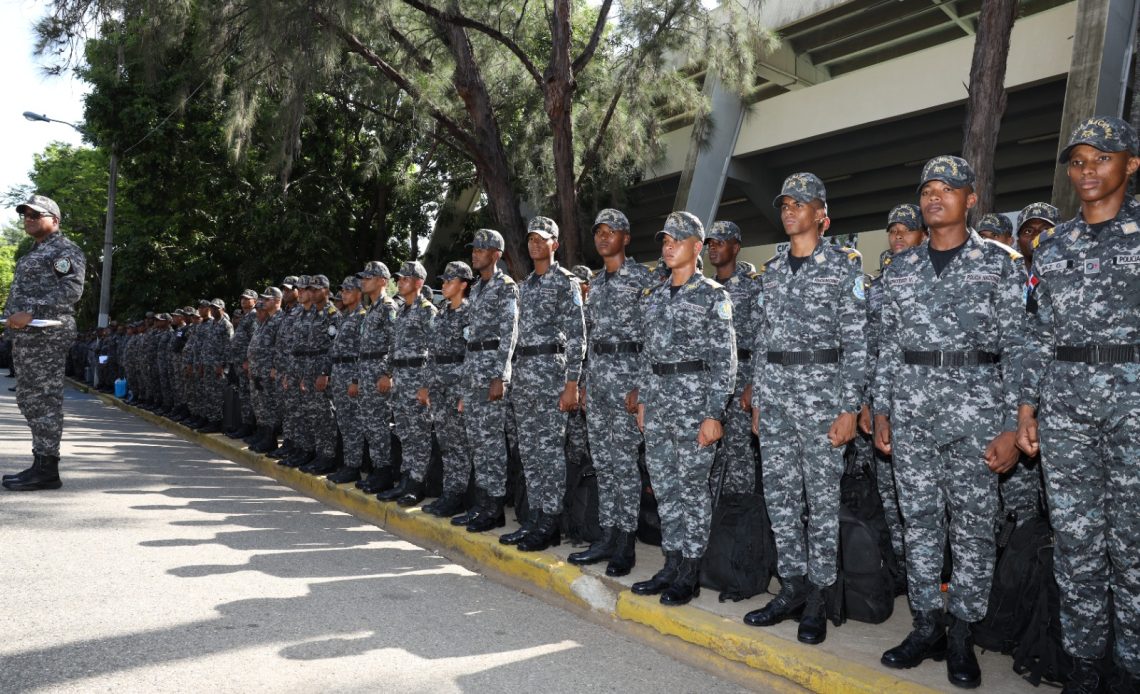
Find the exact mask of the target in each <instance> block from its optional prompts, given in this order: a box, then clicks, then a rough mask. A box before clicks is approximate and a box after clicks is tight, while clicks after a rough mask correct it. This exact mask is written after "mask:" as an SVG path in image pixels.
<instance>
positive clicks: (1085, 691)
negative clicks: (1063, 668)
mask: <svg viewBox="0 0 1140 694" xmlns="http://www.w3.org/2000/svg"><path fill="white" fill-rule="evenodd" d="M1102 679H1103V678H1102V677H1101V674H1100V668H1099V667H1097V662H1096V660H1094V659H1093V658H1073V671H1072V672H1071V673H1069V681H1068V682H1065V687H1064V688H1063V689H1062V690H1061V694H1098V693H1099V692H1101V691H1103V690H1102V689H1101V686H1100V685H1101V682H1102Z"/></svg>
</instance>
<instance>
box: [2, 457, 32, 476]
mask: <svg viewBox="0 0 1140 694" xmlns="http://www.w3.org/2000/svg"><path fill="white" fill-rule="evenodd" d="M39 466H40V454H39V453H33V454H32V466H31V467H30V468H28V469H26V470H21V471H20V472H15V473H12V474H10V475H4V479H3V481H4V482H19V481H21V480H23V479H24V478H25V477H28V476H29V475H31V474H32V473H34V472H35V471H36V470H38V469H39Z"/></svg>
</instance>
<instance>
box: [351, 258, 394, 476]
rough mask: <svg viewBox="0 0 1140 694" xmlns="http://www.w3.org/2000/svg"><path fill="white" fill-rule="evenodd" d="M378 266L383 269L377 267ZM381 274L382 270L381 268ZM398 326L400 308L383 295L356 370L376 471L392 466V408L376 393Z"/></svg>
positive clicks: (370, 317)
mask: <svg viewBox="0 0 1140 694" xmlns="http://www.w3.org/2000/svg"><path fill="white" fill-rule="evenodd" d="M377 265H382V264H381V263H377ZM377 271H379V268H377ZM395 324H396V304H394V303H393V302H392V300H391V299H390V298H388V296H387V295H386V294H384V293H383V292H381V293H380V296H379V297H378V299H377V300H376V301H375V302H374V303H373V304H372V305H371V306H370V307H369V308H368V313H367V315H365V316H364V323H363V324H362V325H361V328H360V357H359V359H358V360H357V364H356V368H357V374H358V378H359V379H360V412H361V417H362V419H363V423H364V439H365V441H366V442H367V443H368V456H369V457H370V458H371V459H372V466H373V467H374V468H381V467H387V466H389V465H391V464H392V425H391V422H392V406H391V399H390V398H389V396H388V394H385V393H381V392H380V391H378V390H377V389H376V382H377V381H379V380H380V377H381V376H383V375H385V374H388V373H390V371H389V368H388V361H389V359H390V353H391V350H392V329H393V326H394V325H395Z"/></svg>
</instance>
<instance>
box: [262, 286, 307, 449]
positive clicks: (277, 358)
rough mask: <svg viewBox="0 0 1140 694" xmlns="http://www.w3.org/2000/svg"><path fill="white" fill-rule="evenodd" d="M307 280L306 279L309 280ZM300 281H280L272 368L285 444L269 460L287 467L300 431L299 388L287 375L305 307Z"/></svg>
mask: <svg viewBox="0 0 1140 694" xmlns="http://www.w3.org/2000/svg"><path fill="white" fill-rule="evenodd" d="M306 279H307V278H306ZM300 284H301V278H300V277H299V276H298V275H289V276H287V277H286V278H285V279H284V280H282V281H281V285H280V289H281V324H280V325H279V326H278V328H277V337H276V340H275V342H274V349H273V351H274V354H273V367H272V369H270V372H269V374H270V376H271V377H272V378H273V380H274V381H276V383H275V384H274V387H275V389H276V392H277V408H278V413H277V418H278V420H279V421H280V422H281V438H282V443H281V445H280V446H279V447H278V448H275V449H273V450H272V451H270V452H269V457H270V458H277V459H279V460H280V461H281V463H280V464H282V465H283V464H284V463H285V461H287V460H289V458H291V457H292V456H293V455H295V454H296V453H297V452H298V450H299V446H298V445H297V444H296V443H294V440H293V436H294V432H295V431H296V428H297V421H296V412H297V410H298V409H299V408H298V407H297V388H296V387H293V388H289V387H288V385H289V379H288V374H289V373H290V372H291V371H292V370H293V341H294V334H295V328H296V325H297V320H298V319H299V318H300V316H301V312H302V311H303V310H304V307H303V306H301V301H300V299H301V289H300V287H299V285H300Z"/></svg>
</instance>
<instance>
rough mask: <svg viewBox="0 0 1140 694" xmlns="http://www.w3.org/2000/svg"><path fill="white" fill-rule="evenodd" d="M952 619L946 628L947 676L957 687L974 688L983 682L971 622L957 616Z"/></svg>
mask: <svg viewBox="0 0 1140 694" xmlns="http://www.w3.org/2000/svg"><path fill="white" fill-rule="evenodd" d="M951 619H952V620H953V621H951V623H950V628H949V629H947V630H946V678H947V679H949V680H950V684H952V685H954V686H955V687H961V688H963V689H974V688H975V687H977V686H978V685H980V684H981V683H982V671H981V669H980V668H979V667H978V656H976V655H975V654H974V636H973V634H972V633H971V632H970V623H969V622H966V621H963V620H961V619H958V618H957V617H951Z"/></svg>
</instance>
